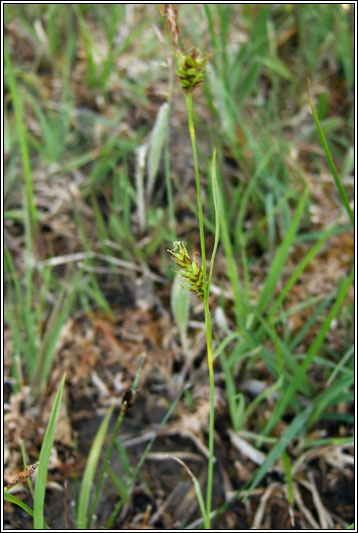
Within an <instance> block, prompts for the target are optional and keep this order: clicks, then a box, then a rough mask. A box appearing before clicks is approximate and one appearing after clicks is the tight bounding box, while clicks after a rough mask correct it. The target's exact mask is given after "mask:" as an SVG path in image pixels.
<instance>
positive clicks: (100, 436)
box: [76, 405, 114, 529]
mask: <svg viewBox="0 0 358 533" xmlns="http://www.w3.org/2000/svg"><path fill="white" fill-rule="evenodd" d="M113 409H114V405H111V406H110V407H109V409H108V411H107V413H106V416H105V417H104V419H103V420H102V422H101V425H100V426H99V428H98V431H97V433H96V436H95V438H94V441H93V443H92V446H91V450H90V453H89V455H88V459H87V463H86V468H85V471H84V474H83V479H82V484H81V492H80V498H79V504H78V511H77V521H76V524H77V529H87V522H88V514H87V512H88V506H89V503H90V496H91V490H92V487H93V480H94V476H95V473H96V470H97V466H98V461H99V459H100V455H101V452H102V450H103V443H104V439H105V436H106V434H107V430H108V425H109V421H110V418H111V416H112V413H113Z"/></svg>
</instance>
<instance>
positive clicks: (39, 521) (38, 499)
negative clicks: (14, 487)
mask: <svg viewBox="0 0 358 533" xmlns="http://www.w3.org/2000/svg"><path fill="white" fill-rule="evenodd" d="M65 379H66V374H64V376H63V378H62V379H61V381H60V384H59V387H58V390H57V394H56V397H55V401H54V403H53V406H52V410H51V415H50V419H49V421H48V424H47V428H46V432H45V436H44V440H43V442H42V446H41V452H40V457H39V462H40V464H39V468H38V471H37V476H36V484H35V495H34V529H43V528H44V503H45V491H46V478H47V469H48V462H49V459H50V454H51V449H52V445H53V441H54V438H55V430H56V425H57V419H58V415H59V413H60V408H61V401H62V392H63V387H64V385H65Z"/></svg>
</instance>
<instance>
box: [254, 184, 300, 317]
mask: <svg viewBox="0 0 358 533" xmlns="http://www.w3.org/2000/svg"><path fill="white" fill-rule="evenodd" d="M307 192H308V190H307V188H306V189H305V191H304V193H303V194H302V196H301V198H300V201H299V204H298V206H297V209H296V213H295V215H294V217H293V219H292V222H291V224H290V226H289V228H288V231H287V233H286V235H285V238H284V240H283V242H282V244H281V245H280V247H279V249H278V250H277V253H276V255H275V258H274V260H273V262H272V265H271V268H270V271H269V273H268V276H267V278H266V281H265V283H264V286H263V289H262V291H261V294H260V298H259V301H258V304H257V311H258V312H259V313H262V312H263V311H264V310H265V308H266V306H267V304H268V303H269V301H270V299H271V298H272V295H273V293H274V290H275V287H276V284H277V282H278V279H279V277H280V275H281V272H282V268H283V266H284V264H285V262H286V259H287V256H288V253H289V249H290V246H291V245H292V243H293V241H294V238H295V235H296V231H297V228H298V225H299V222H300V219H301V215H302V212H303V209H304V207H305V204H306V199H307Z"/></svg>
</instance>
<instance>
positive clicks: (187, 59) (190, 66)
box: [177, 48, 209, 93]
mask: <svg viewBox="0 0 358 533" xmlns="http://www.w3.org/2000/svg"><path fill="white" fill-rule="evenodd" d="M177 58H178V69H177V75H178V77H179V81H180V85H181V87H182V89H183V90H184V92H186V93H191V92H192V91H194V89H196V87H198V86H199V85H200V84H201V83H203V81H204V79H205V76H206V64H207V62H208V59H209V56H204V55H203V54H201V53H200V52H199V50H198V49H197V48H193V49H192V51H191V52H190V54H186V55H184V54H182V53H181V52H180V51H177Z"/></svg>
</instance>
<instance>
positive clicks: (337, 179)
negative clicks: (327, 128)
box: [307, 85, 354, 228]
mask: <svg viewBox="0 0 358 533" xmlns="http://www.w3.org/2000/svg"><path fill="white" fill-rule="evenodd" d="M307 96H308V102H309V104H310V106H311V109H312V114H313V118H314V121H315V123H316V127H317V131H318V135H319V138H320V141H321V144H322V146H323V150H324V153H325V154H326V158H327V162H328V165H329V168H330V169H331V172H332V176H333V178H334V181H335V183H336V186H337V189H338V192H339V194H340V197H341V200H342V202H343V204H344V207H345V208H346V211H347V214H348V216H349V219H350V221H351V223H352V226H353V228H354V214H353V211H352V209H351V206H350V205H349V201H348V198H347V194H346V191H345V189H344V187H343V183H342V181H341V178H340V177H339V175H338V172H337V170H336V167H335V164H334V162H333V158H332V155H331V152H330V149H329V147H328V144H327V141H326V137H325V135H324V133H323V129H322V127H321V124H320V121H319V118H318V116H317V113H316V110H315V108H314V105H313V103H312V100H311V96H310V92H309V85H308V88H307Z"/></svg>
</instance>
